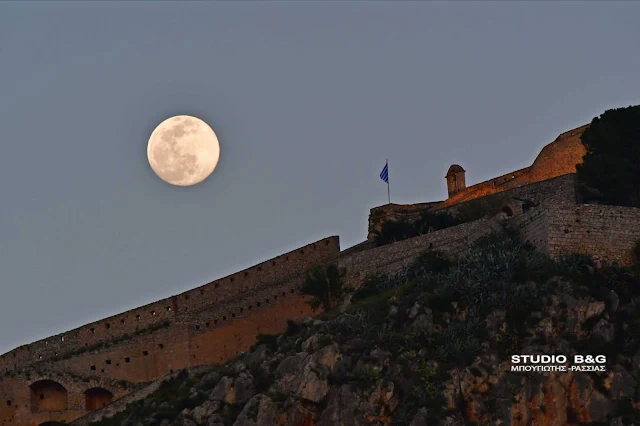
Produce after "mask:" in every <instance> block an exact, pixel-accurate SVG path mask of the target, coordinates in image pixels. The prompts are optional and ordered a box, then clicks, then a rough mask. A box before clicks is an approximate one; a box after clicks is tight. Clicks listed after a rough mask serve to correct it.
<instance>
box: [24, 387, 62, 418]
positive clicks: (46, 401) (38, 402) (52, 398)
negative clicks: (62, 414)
mask: <svg viewBox="0 0 640 426" xmlns="http://www.w3.org/2000/svg"><path fill="white" fill-rule="evenodd" d="M29 387H30V388H31V412H33V413H38V412H41V411H64V410H67V409H68V406H69V399H68V396H67V390H66V389H65V387H64V386H62V385H61V384H60V383H58V382H54V381H53V380H39V381H37V382H35V383H33V384H31V386H29Z"/></svg>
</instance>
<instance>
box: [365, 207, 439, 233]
mask: <svg viewBox="0 0 640 426" xmlns="http://www.w3.org/2000/svg"><path fill="white" fill-rule="evenodd" d="M438 204H440V201H436V202H432V203H419V204H385V205H384V206H380V207H374V208H372V209H371V210H370V211H369V224H368V233H367V239H368V240H371V239H373V238H374V237H375V232H376V231H380V229H381V228H382V224H383V223H384V222H386V221H388V220H408V221H413V220H416V219H418V218H419V217H420V214H421V213H422V212H424V211H425V210H429V209H430V208H432V207H435V206H437V205H438Z"/></svg>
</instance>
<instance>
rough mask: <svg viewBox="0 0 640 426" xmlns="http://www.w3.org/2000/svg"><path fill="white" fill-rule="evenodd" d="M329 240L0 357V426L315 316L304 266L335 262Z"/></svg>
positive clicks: (55, 411)
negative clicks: (304, 291) (305, 290)
mask: <svg viewBox="0 0 640 426" xmlns="http://www.w3.org/2000/svg"><path fill="white" fill-rule="evenodd" d="M339 252H340V244H339V239H338V237H329V238H325V239H323V240H320V241H317V242H315V243H312V244H309V245H306V246H304V247H301V248H299V249H297V250H294V251H291V252H289V253H286V254H283V255H281V256H278V257H276V258H273V259H271V260H268V261H266V262H263V263H260V264H258V265H256V266H254V267H251V268H248V269H246V270H244V271H240V272H238V273H235V274H232V275H230V276H228V277H225V278H222V279H219V280H216V281H213V282H211V283H209V284H206V285H204V286H201V287H198V288H195V289H193V290H190V291H187V292H184V293H182V294H179V295H177V296H173V297H170V298H166V299H163V300H161V301H158V302H155V303H152V304H149V305H146V306H143V307H140V308H137V309H133V310H131V311H128V312H125V313H123V314H120V315H115V316H113V317H109V318H106V319H103V320H100V321H97V322H94V323H91V324H87V325H85V326H82V327H80V328H77V329H75V330H71V331H69V332H66V333H62V334H59V335H56V336H53V337H49V338H47V339H43V340H40V341H38V342H35V343H32V344H30V345H24V346H21V347H19V348H17V349H15V350H13V351H11V352H9V353H7V354H4V355H3V356H2V357H1V358H0V371H1V372H2V381H0V402H2V401H3V402H2V403H0V426H3V425H40V424H43V423H46V422H51V421H55V422H69V421H72V420H74V419H76V418H78V417H81V416H83V415H85V414H87V413H88V412H91V411H93V410H96V409H98V408H101V407H102V406H104V405H108V404H110V403H111V402H112V401H114V400H117V399H119V398H121V397H123V396H125V395H127V394H129V393H131V392H133V391H135V390H137V389H139V388H140V387H142V386H143V385H144V384H146V383H148V382H152V381H155V380H157V379H159V378H161V377H163V376H165V375H167V374H171V373H172V372H174V371H177V370H179V369H183V368H187V367H194V366H199V365H207V364H215V363H220V362H223V361H225V360H227V359H229V358H231V357H234V356H236V355H237V354H238V352H240V351H246V350H248V349H249V348H250V347H251V345H253V344H254V343H255V341H256V336H257V335H258V334H260V333H264V334H273V333H280V332H282V331H284V330H285V329H286V327H287V320H299V319H302V318H304V317H307V316H310V315H313V313H314V312H313V311H312V309H311V308H310V306H309V304H308V303H306V302H307V300H308V298H307V297H306V296H304V295H302V294H301V292H300V286H301V284H302V282H303V280H304V274H305V271H306V270H308V269H309V268H310V267H312V266H314V265H319V264H323V265H324V264H328V263H335V262H337V258H338V255H339Z"/></svg>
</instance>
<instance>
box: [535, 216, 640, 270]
mask: <svg viewBox="0 0 640 426" xmlns="http://www.w3.org/2000/svg"><path fill="white" fill-rule="evenodd" d="M547 216H548V218H547V220H548V233H549V236H548V238H549V253H550V254H551V256H552V257H558V256H561V255H563V254H566V253H584V254H590V255H592V256H593V257H594V258H595V259H596V260H601V261H615V262H618V263H621V264H625V265H630V264H632V263H633V262H634V259H633V248H634V246H635V244H636V242H638V241H640V208H635V207H618V206H603V205H593V204H587V205H580V206H574V207H572V208H570V207H560V206H554V207H553V208H550V209H548V211H547Z"/></svg>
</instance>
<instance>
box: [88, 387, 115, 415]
mask: <svg viewBox="0 0 640 426" xmlns="http://www.w3.org/2000/svg"><path fill="white" fill-rule="evenodd" d="M84 396H85V408H86V409H87V411H95V410H98V409H100V408H102V407H106V406H107V405H109V404H111V403H112V402H113V394H112V393H111V392H109V391H108V390H106V389H103V388H92V389H89V390H88V391H86V392H85V393H84Z"/></svg>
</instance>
